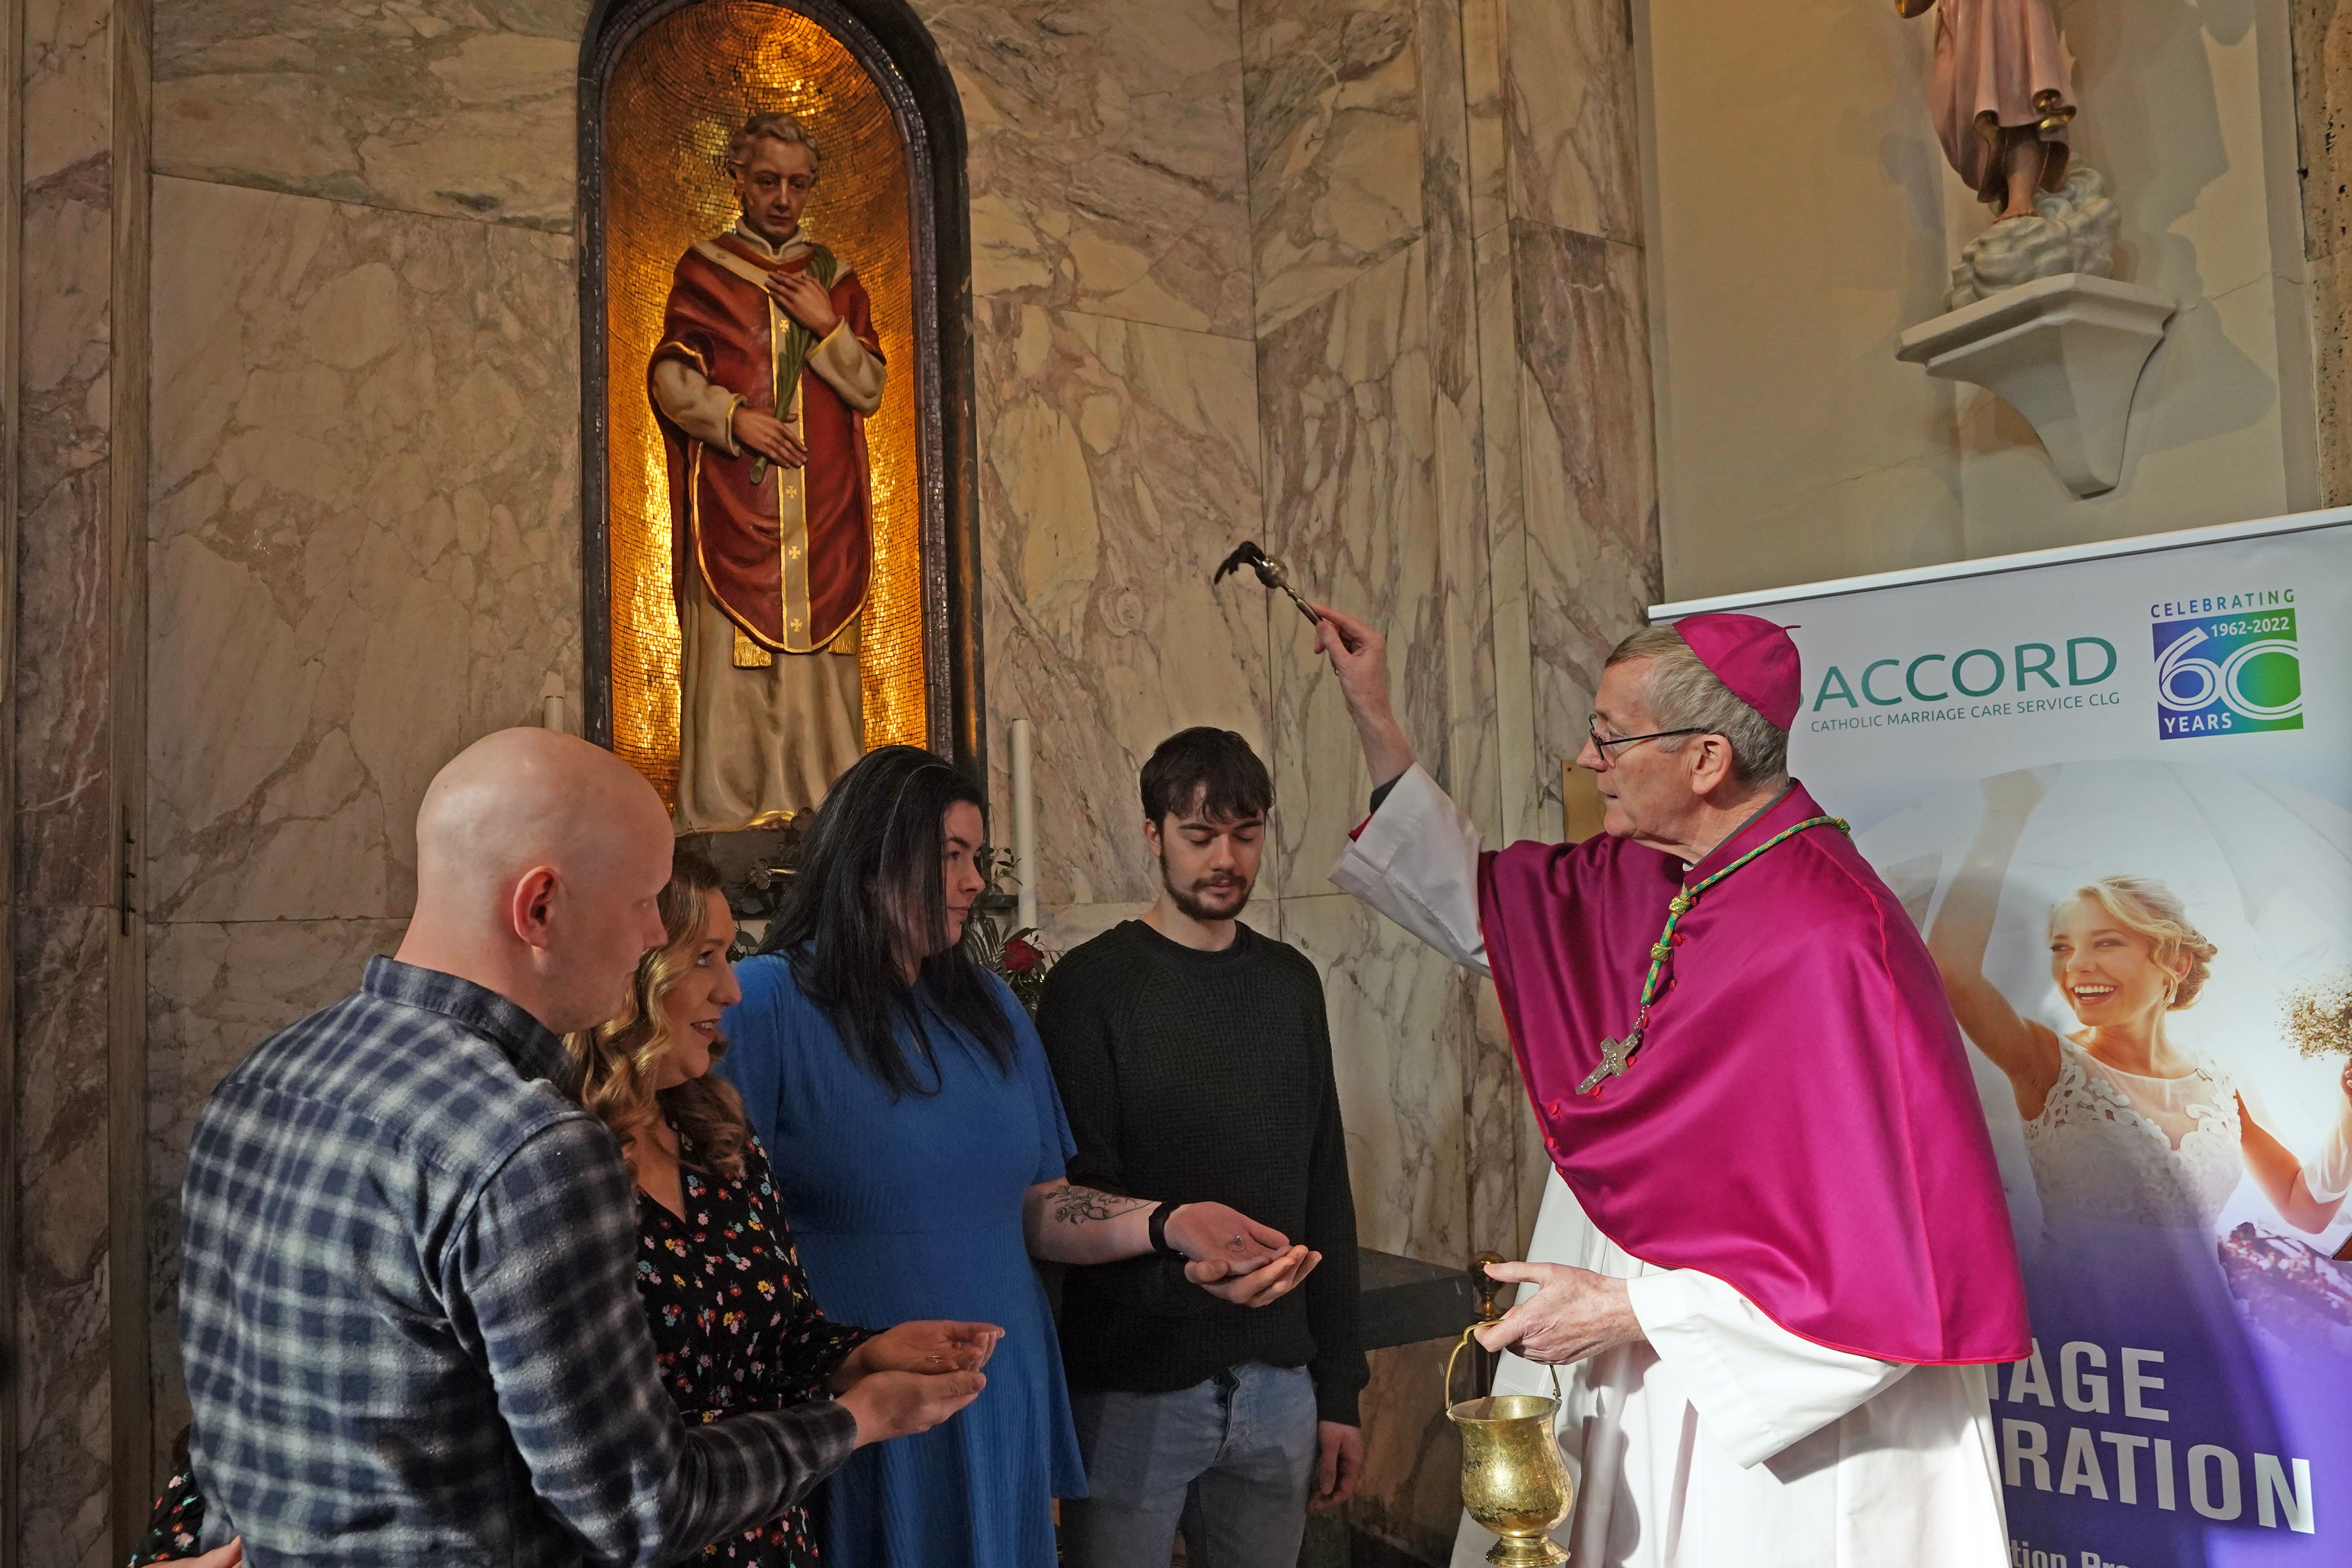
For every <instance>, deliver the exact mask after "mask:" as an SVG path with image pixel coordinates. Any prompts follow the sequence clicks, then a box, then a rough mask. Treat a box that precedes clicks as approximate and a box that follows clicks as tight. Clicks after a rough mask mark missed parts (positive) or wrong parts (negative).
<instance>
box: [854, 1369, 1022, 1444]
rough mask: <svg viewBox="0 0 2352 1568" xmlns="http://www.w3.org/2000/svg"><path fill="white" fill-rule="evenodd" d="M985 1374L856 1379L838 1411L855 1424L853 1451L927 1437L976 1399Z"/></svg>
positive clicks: (893, 1374) (899, 1374)
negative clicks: (896, 1439) (897, 1439)
mask: <svg viewBox="0 0 2352 1568" xmlns="http://www.w3.org/2000/svg"><path fill="white" fill-rule="evenodd" d="M987 1386H988V1377H987V1374H985V1373H977V1372H948V1373H940V1374H939V1375H938V1376H936V1377H927V1376H925V1375H924V1374H923V1373H919V1372H877V1373H873V1374H872V1375H871V1376H867V1377H861V1378H859V1379H858V1380H857V1383H856V1386H855V1387H853V1388H851V1389H850V1391H849V1392H848V1393H846V1394H843V1395H842V1396H841V1401H840V1403H841V1407H842V1408H843V1409H844V1410H846V1411H848V1412H849V1413H850V1415H853V1416H855V1417H856V1420H857V1446H858V1447H861V1448H862V1447H865V1446H866V1444H868V1443H884V1442H887V1441H889V1439H891V1438H893V1437H906V1436H913V1435H914V1434H915V1433H917V1432H928V1431H929V1430H930V1429H931V1428H932V1427H934V1426H938V1425H939V1424H940V1422H942V1421H944V1420H946V1419H947V1418H948V1417H949V1416H950V1415H954V1414H955V1413H956V1412H957V1411H959V1410H961V1409H962V1408H963V1407H964V1406H965V1405H970V1404H971V1402H972V1401H973V1400H975V1399H977V1398H979V1397H980V1391H981V1390H982V1389H983V1388H986V1387H987Z"/></svg>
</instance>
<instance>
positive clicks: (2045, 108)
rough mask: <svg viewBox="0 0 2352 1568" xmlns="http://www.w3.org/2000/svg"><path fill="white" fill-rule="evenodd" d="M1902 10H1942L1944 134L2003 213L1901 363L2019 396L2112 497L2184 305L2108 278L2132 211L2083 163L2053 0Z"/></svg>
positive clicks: (1901, 5)
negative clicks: (2159, 358)
mask: <svg viewBox="0 0 2352 1568" xmlns="http://www.w3.org/2000/svg"><path fill="white" fill-rule="evenodd" d="M1895 9H1896V10H1897V11H1898V12H1900V13H1901V14H1902V15H1903V16H1925V15H1926V14H1927V12H1928V11H1929V10H1930V9H1933V10H1934V11H1935V12H1936V68H1935V79H1934V84H1933V89H1932V91H1933V97H1934V103H1933V109H1934V113H1935V121H1936V135H1937V140H1938V141H1940V142H1942V143H1943V148H1944V156H1945V157H1946V158H1948V159H1949V160H1950V162H1951V165H1952V167H1953V169H1954V170H1956V171H1957V172H1958V174H1959V175H1960V177H1961V178H1962V179H1964V180H1966V181H1967V182H1968V183H1969V188H1970V189H1972V190H1973V191H1975V192H1976V194H1977V196H1978V199H1979V200H1980V201H1982V202H1983V203H1984V204H1985V205H1987V206H1988V207H1990V208H1991V209H1992V212H1993V221H1992V224H1991V226H1990V227H1988V228H1987V229H1986V230H1985V231H1984V232H1983V233H1982V234H1980V235H1979V236H1977V237H1976V238H1974V239H1972V240H1970V241H1969V243H1968V244H1967V245H1966V246H1965V247H1962V249H1961V251H1960V258H1959V260H1958V262H1956V263H1955V264H1954V265H1953V268H1952V278H1951V287H1950V288H1949V289H1948V291H1947V292H1946V294H1945V296H1944V308H1945V310H1946V312H1947V313H1946V314H1944V315H1941V316H1938V317H1937V318H1936V319H1935V320H1933V321H1923V322H1921V323H1920V324H1919V325H1917V326H1916V327H1913V328H1912V329H1911V330H1910V331H1906V332H1905V333H1904V334H1903V336H1902V339H1901V341H1900V342H1899V343H1898V345H1897V347H1896V350H1895V357H1897V358H1898V359H1902V360H1905V361H1908V362H1912V363H1918V364H1922V365H1924V366H1925V367H1926V368H1927V374H1930V375H1934V376H1940V377H1943V378H1945V379H1947V380H1951V381H1966V382H1971V383H1974V384H1977V385H1979V386H1982V387H1985V388H1986V389H1988V390H1989V391H1990V392H1992V393H1994V394H1996V395H1999V396H2000V397H2001V398H2003V399H2004V400H2006V401H2007V402H2008V403H2009V404H2010V405H2011V407H2013V408H2015V409H2016V410H2017V411H2018V413H2020V414H2021V415H2023V416H2025V419H2026V421H2027V423H2029V424H2031V425H2032V426H2033V429H2034V433H2035V434H2036V435H2037V436H2039V437H2041V438H2042V447H2043V449H2044V450H2045V451H2047V452H2048V453H2049V454H2050V460H2051V462H2052V463H2053V466H2055V467H2056V468H2057V470H2058V473H2059V477H2060V478H2061V479H2063V480H2064V481H2065V482H2066V486H2067V488H2068V489H2072V490H2073V491H2074V493H2075V494H2076V495H2078V496H2092V495H2097V494H2099V493H2101V492H2102V491H2105V490H2109V489H2114V488H2115V486H2116V482H2117V480H2119V479H2121V478H2122V474H2123V455H2124V438H2125V436H2126V431H2127V428H2128V426H2129V422H2130V416H2131V403H2132V394H2133V391H2134V389H2135V388H2136V387H2137V385H2138V384H2139V375H2140V372H2141V371H2142V370H2143V369H2144V368H2146V366H2147V360H2148V356H2149V355H2150V354H2152V353H2154V352H2155V351H2156V345H2157V344H2158V342H2162V341H2163V338H2164V328H2165V323H2166V322H2167V321H2169V320H2170V319H2171V317H2172V313H2173V310H2174V303H2173V301H2172V300H2170V299H2168V298H2167V297H2166V296H2164V295H2162V294H2159V293H2158V292H2157V291H2156V290H2154V289H2143V288H2140V287H2137V285H2134V284H2129V283H2118V282H2116V281H2114V280H2113V279H2111V278H2109V276H2108V274H2109V273H2111V272H2112V271H2113V270H2114V269H2115V245H2116V233H2117V231H2118V230H2119V229H2120V228H2121V226H2122V221H2123V219H2122V214H2121V212H2120V211H2119V210H2118V209H2117V207H2116V203H2115V200H2114V198H2113V197H2111V196H2109V195H2107V194H2106V181H2105V178H2104V177H2103V176H2101V175H2100V174H2099V172H2098V171H2097V170H2095V169H2092V168H2089V167H2087V166H2085V165H2084V164H2081V163H2075V162H2074V149H2073V146H2072V142H2071V128H2072V126H2073V124H2074V116H2075V112H2076V106H2075V103H2074V79H2073V75H2072V73H2071V72H2070V71H2069V70H2068V68H2067V64H2066V57H2065V53H2064V50H2063V47H2061V45H2060V43H2059V38H2058V27H2057V24H2056V23H2055V22H2054V21H2053V20H2052V19H2051V15H2050V5H2049V0H1895Z"/></svg>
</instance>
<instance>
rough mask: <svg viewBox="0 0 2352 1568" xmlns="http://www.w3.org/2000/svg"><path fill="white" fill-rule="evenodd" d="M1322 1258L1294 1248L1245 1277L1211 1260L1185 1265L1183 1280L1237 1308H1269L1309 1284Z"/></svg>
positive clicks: (1216, 1260) (1303, 1248)
mask: <svg viewBox="0 0 2352 1568" xmlns="http://www.w3.org/2000/svg"><path fill="white" fill-rule="evenodd" d="M1322 1261H1323V1255H1322V1254H1321V1253H1319V1252H1315V1251H1311V1250H1309V1249H1308V1248H1307V1247H1303V1246H1302V1247H1292V1248H1290V1250H1289V1251H1287V1252H1285V1253H1283V1254H1282V1255H1280V1256H1279V1257H1277V1258H1275V1260H1274V1261H1273V1262H1271V1263H1265V1264H1260V1265H1257V1266H1256V1267H1255V1268H1251V1269H1250V1271H1249V1272H1248V1273H1246V1274H1243V1273H1237V1272H1236V1271H1235V1270H1234V1268H1233V1266H1232V1265H1231V1264H1229V1263H1226V1262H1225V1261H1224V1260H1223V1258H1208V1259H1205V1260H1203V1261H1199V1262H1192V1263H1187V1264H1186V1265H1184V1278H1185V1279H1190V1280H1191V1281H1192V1283H1193V1284H1195V1285H1198V1286H1199V1287H1200V1288H1201V1289H1203V1290H1206V1291H1207V1292H1208V1293H1209V1294H1210V1295H1212V1296H1214V1297H1216V1298H1217V1299H1218V1300H1221V1301H1231V1302H1232V1303H1233V1304H1234V1306H1236V1307H1270V1306H1272V1305H1273V1304H1274V1303H1275V1302H1276V1301H1279V1300H1282V1299H1283V1298H1284V1297H1285V1296H1287V1295H1289V1294H1290V1293H1291V1292H1292V1291H1293V1290H1296V1289H1298V1288H1299V1287H1300V1286H1301V1285H1304V1284H1306V1283H1307V1276H1308V1275H1309V1274H1312V1273H1314V1272H1315V1266H1316V1265H1317V1264H1318V1263H1320V1262H1322Z"/></svg>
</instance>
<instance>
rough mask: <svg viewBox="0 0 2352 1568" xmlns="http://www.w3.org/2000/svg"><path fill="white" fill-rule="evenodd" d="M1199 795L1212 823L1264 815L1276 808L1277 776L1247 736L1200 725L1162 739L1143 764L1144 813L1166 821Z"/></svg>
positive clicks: (1149, 817)
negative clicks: (1268, 771)
mask: <svg viewBox="0 0 2352 1568" xmlns="http://www.w3.org/2000/svg"><path fill="white" fill-rule="evenodd" d="M1195 798H1198V799H1199V801H1200V803H1201V810H1202V813H1203V814H1204V815H1206V816H1208V818H1209V819H1210V820H1211V821H1212V822H1234V821H1237V820H1239V819H1240V818H1242V817H1245V816H1265V814H1266V813H1267V812H1268V811H1270V810H1272V809H1273V807H1274V780H1273V779H1271V778H1269V777H1268V776H1267V775H1266V771H1265V763H1262V762H1259V761H1258V760H1257V753H1256V752H1253V751H1251V750H1250V743H1249V742H1247V741H1244V740H1243V739H1242V738H1241V737H1240V736H1239V735H1237V734H1235V733H1234V731H1231V730H1215V729H1211V728H1210V727H1209V726H1207V725H1205V724H1202V725H1196V726H1194V727H1193V728H1192V729H1190V730H1179V731H1176V732H1175V733H1174V734H1172V735H1171V736H1169V737H1168V738H1167V739H1166V740H1164V741H1162V742H1160V746H1159V749H1158V750H1157V751H1155V752H1152V753H1151V760H1150V762H1148V763H1144V764H1143V815H1144V816H1145V817H1146V818H1147V819H1148V820H1150V821H1152V822H1155V823H1158V822H1164V821H1166V820H1167V819H1168V818H1169V817H1171V816H1183V815H1184V814H1185V813H1187V812H1189V811H1191V810H1192V803H1193V801H1194V799H1195Z"/></svg>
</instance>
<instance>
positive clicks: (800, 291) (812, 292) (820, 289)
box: [768, 272, 841, 337]
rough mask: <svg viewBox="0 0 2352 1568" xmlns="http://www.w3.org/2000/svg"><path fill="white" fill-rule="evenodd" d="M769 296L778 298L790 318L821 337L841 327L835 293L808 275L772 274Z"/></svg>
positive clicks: (769, 282)
mask: <svg viewBox="0 0 2352 1568" xmlns="http://www.w3.org/2000/svg"><path fill="white" fill-rule="evenodd" d="M768 292H769V293H771V294H772V295H774V296H775V299H776V303H777V304H779V305H782V307H783V308H784V313H785V314H786V315H788V316H790V317H792V319H793V321H798V322H799V323H800V324H801V325H802V326H803V327H806V328H807V329H808V330H809V331H812V332H814V333H815V334H816V335H817V336H818V337H823V336H824V335H825V334H826V333H827V332H830V331H833V329H834V328H835V327H837V326H839V325H840V324H841V312H839V311H838V310H835V309H834V308H833V295H832V294H831V292H829V291H828V290H827V289H826V288H825V286H824V284H822V283H820V282H818V281H817V280H816V279H814V278H812V277H810V276H809V275H808V274H807V273H805V272H775V273H771V274H770V275H769V277H768Z"/></svg>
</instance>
